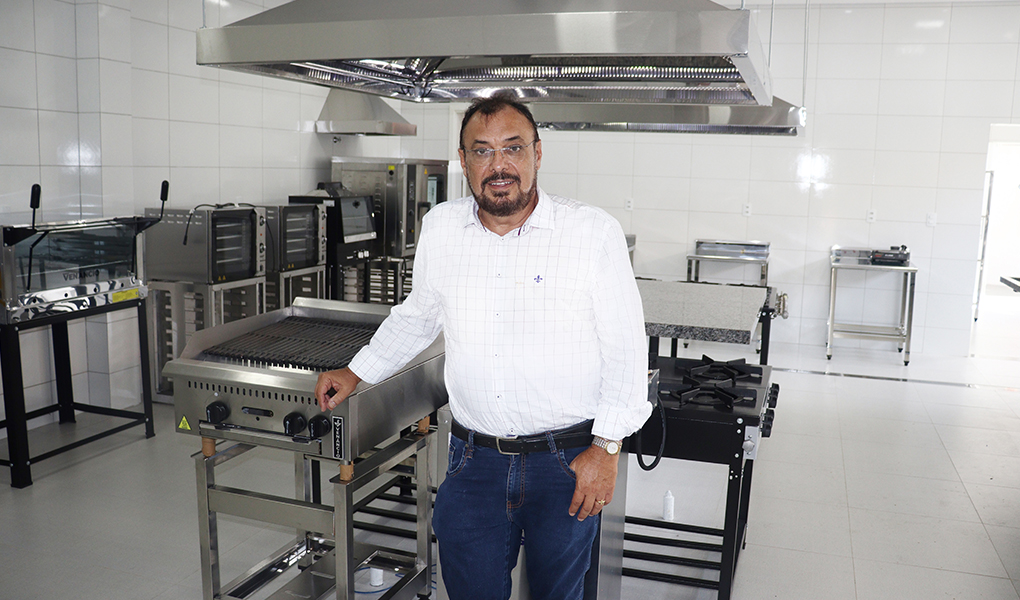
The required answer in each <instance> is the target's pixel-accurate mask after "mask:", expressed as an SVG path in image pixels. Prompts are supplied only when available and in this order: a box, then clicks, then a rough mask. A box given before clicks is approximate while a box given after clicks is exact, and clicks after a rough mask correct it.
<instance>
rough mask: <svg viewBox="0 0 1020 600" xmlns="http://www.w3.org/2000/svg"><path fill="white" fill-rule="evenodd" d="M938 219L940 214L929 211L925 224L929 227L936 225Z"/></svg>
mask: <svg viewBox="0 0 1020 600" xmlns="http://www.w3.org/2000/svg"><path fill="white" fill-rule="evenodd" d="M937 219H938V215H937V214H935V213H928V216H927V217H926V218H925V220H924V224H925V225H927V226H928V227H935V224H936V222H937Z"/></svg>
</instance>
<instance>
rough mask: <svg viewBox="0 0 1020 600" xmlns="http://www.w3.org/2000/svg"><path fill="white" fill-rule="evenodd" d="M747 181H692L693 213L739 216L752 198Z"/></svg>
mask: <svg viewBox="0 0 1020 600" xmlns="http://www.w3.org/2000/svg"><path fill="white" fill-rule="evenodd" d="M750 189H751V185H750V183H749V182H748V181H747V180H746V179H705V178H701V177H695V178H692V179H691V199H690V204H689V205H690V208H691V210H692V211H697V212H708V213H727V214H736V215H739V214H741V212H742V211H743V207H744V205H745V204H747V202H748V199H749V198H750Z"/></svg>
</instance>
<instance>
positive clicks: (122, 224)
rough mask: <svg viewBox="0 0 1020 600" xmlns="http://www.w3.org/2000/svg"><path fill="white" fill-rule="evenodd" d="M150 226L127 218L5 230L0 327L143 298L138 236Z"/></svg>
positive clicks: (0, 268)
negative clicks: (1, 324) (137, 259)
mask: <svg viewBox="0 0 1020 600" xmlns="http://www.w3.org/2000/svg"><path fill="white" fill-rule="evenodd" d="M157 214H158V213H157ZM149 224H151V221H149V220H147V219H142V218H138V217H125V218H117V219H97V220H84V221H72V222H66V223H47V224H40V225H23V226H4V227H3V249H2V256H0V293H2V296H0V301H2V303H3V310H2V311H0V323H7V324H14V323H19V322H23V321H28V320H32V319H37V318H42V317H47V316H54V315H62V314H66V313H71V312H75V311H80V310H85V309H89V308H96V307H100V306H106V305H109V304H113V303H116V302H120V301H124V300H132V299H137V298H144V297H145V295H146V287H145V285H144V284H143V283H142V281H141V279H140V278H139V277H138V268H137V264H136V262H137V261H136V258H137V255H138V248H137V245H136V236H137V234H138V232H139V231H140V230H141V229H144V228H145V227H146V226H148V225H149Z"/></svg>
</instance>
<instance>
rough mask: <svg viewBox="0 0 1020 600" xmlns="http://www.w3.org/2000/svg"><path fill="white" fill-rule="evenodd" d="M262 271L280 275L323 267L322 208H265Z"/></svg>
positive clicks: (324, 228) (324, 208)
mask: <svg viewBox="0 0 1020 600" xmlns="http://www.w3.org/2000/svg"><path fill="white" fill-rule="evenodd" d="M266 245H267V247H268V250H267V257H266V272H268V273H284V272H287V271H295V270H298V269H305V268H307V267H316V266H319V265H324V264H326V251H327V244H326V207H325V206H321V205H316V204H306V205H300V204H285V205H283V206H267V207H266Z"/></svg>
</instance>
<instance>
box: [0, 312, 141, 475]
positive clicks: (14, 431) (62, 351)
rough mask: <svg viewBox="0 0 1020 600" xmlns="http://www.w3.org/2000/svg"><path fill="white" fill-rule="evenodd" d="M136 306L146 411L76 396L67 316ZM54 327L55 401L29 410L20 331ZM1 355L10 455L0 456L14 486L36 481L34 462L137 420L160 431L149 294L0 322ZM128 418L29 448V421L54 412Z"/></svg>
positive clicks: (0, 424) (67, 419)
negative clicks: (155, 416)
mask: <svg viewBox="0 0 1020 600" xmlns="http://www.w3.org/2000/svg"><path fill="white" fill-rule="evenodd" d="M132 307H135V308H137V310H138V343H139V350H140V352H141V366H142V368H141V371H142V409H143V412H135V411H127V410H120V409H115V408H106V407H103V406H92V405H91V404H82V403H79V402H75V401H74V390H73V386H72V384H71V349H70V346H69V343H68V336H67V322H68V321H72V320H74V319H83V318H85V317H91V316H95V315H100V314H104V313H108V312H113V311H115V310H124V309H127V308H132ZM47 325H49V326H50V327H51V335H52V338H53V362H54V369H55V370H56V384H57V403H56V404H54V405H51V406H46V407H43V408H40V409H37V410H33V411H31V412H26V411H25V386H24V379H23V377H22V369H21V340H20V335H21V331H24V330H27V329H35V328H36V327H44V326H47ZM0 357H2V358H3V361H0V362H2V371H3V373H2V376H3V386H4V409H5V410H6V418H5V419H4V420H3V421H0V429H3V428H6V429H7V447H8V449H9V452H10V460H4V459H0V466H4V467H10V468H11V486H12V487H15V488H25V487H28V486H30V485H32V463H34V462H39V461H41V460H45V459H47V458H51V457H53V456H56V455H58V454H61V453H63V452H67V451H68V450H72V449H74V448H77V447H79V446H82V445H84V444H87V443H89V442H94V441H96V440H99V439H102V438H104V437H107V436H110V435H113V434H115V433H119V432H121V431H124V430H125V429H128V428H130V427H134V426H136V425H142V424H144V425H145V437H146V438H151V437H152V436H154V435H156V434H155V431H154V430H153V423H152V392H151V386H150V382H149V334H148V329H147V327H146V312H145V299H144V298H138V299H134V300H126V301H123V302H117V303H115V304H108V305H106V306H101V307H97V308H91V309H86V310H80V311H74V312H69V313H66V314H63V315H58V316H52V317H43V318H39V319H33V320H30V321H25V322H23V323H17V324H12V325H0ZM76 410H80V411H82V412H87V413H93V414H99V415H106V416H110V417H119V418H123V419H129V422H128V423H124V424H122V425H119V426H117V427H114V428H112V429H109V430H106V431H103V432H100V433H97V434H95V435H92V436H89V437H86V438H83V439H80V440H77V441H75V442H71V443H70V444H66V445H64V446H61V447H59V448H56V449H54V450H50V451H49V452H45V453H43V454H40V455H38V456H31V455H30V453H29V449H28V421H29V420H30V419H35V418H37V417H41V416H43V415H47V414H49V413H52V412H57V413H59V416H60V423H74V422H75V417H74V411H76Z"/></svg>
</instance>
